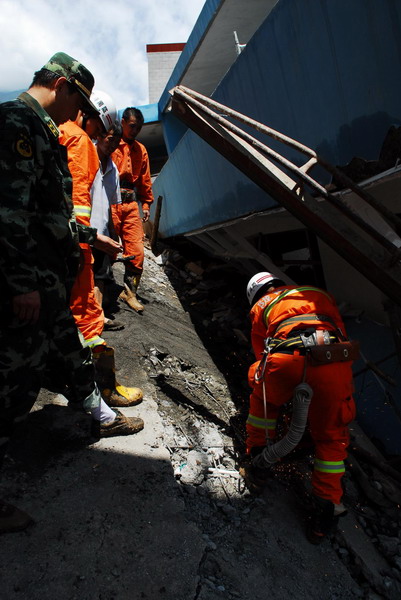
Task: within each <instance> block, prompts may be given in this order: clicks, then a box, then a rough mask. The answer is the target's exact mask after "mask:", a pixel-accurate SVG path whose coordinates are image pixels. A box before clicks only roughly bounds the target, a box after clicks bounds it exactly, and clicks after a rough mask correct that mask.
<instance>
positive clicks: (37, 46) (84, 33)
mask: <svg viewBox="0 0 401 600" xmlns="http://www.w3.org/2000/svg"><path fill="white" fill-rule="evenodd" d="M204 3H205V0H81V1H79V0H35V2H32V0H1V9H0V31H1V32H2V35H1V41H0V49H1V56H2V60H1V63H0V91H2V92H5V91H14V90H18V89H25V88H26V87H28V85H29V84H30V82H31V80H32V76H33V73H34V71H36V70H38V69H40V67H42V66H43V64H45V63H46V61H47V60H48V59H49V58H50V56H51V55H52V54H54V53H55V52H59V51H63V52H67V53H68V54H70V55H71V56H73V57H74V58H77V59H78V60H80V61H81V62H83V64H84V65H85V66H86V67H88V69H90V70H91V71H92V73H93V74H94V76H95V79H96V87H97V88H98V89H102V90H104V91H107V92H108V93H109V94H111V95H112V96H113V97H114V99H115V100H116V103H117V106H118V108H124V107H125V106H127V105H132V104H134V105H143V104H147V103H148V65H147V58H146V45H147V44H164V43H174V42H186V41H187V39H188V36H189V34H190V33H191V31H192V28H193V26H194V24H195V22H196V20H197V18H198V16H199V13H200V12H201V10H202V7H203V5H204Z"/></svg>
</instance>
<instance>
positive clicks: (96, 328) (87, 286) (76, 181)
mask: <svg viewBox="0 0 401 600" xmlns="http://www.w3.org/2000/svg"><path fill="white" fill-rule="evenodd" d="M59 141H60V144H63V146H66V147H67V152H68V167H69V169H70V172H71V175H72V200H73V203H74V209H75V214H76V220H77V223H80V224H82V225H86V226H90V217H91V209H92V202H91V196H90V188H91V186H92V183H93V180H94V178H95V175H96V173H97V171H98V169H99V158H98V154H97V151H96V147H95V145H94V144H93V142H92V141H91V139H90V138H89V136H88V135H87V133H85V131H84V130H83V129H82V128H81V127H79V126H78V125H77V124H76V123H75V122H74V121H67V122H66V123H64V124H63V125H60V138H59ZM80 246H81V250H82V254H83V257H82V258H83V267H82V269H81V270H80V271H79V273H78V276H77V278H76V280H75V283H74V285H73V288H72V292H71V299H70V306H71V312H72V314H73V315H74V318H75V322H76V324H77V327H78V329H79V330H80V332H81V333H82V335H83V337H84V339H85V345H86V346H90V347H92V348H93V347H95V346H98V345H101V344H104V343H105V342H104V340H103V338H102V337H101V333H102V331H103V327H104V314H103V310H102V307H101V306H100V305H99V303H98V302H97V300H96V298H95V292H94V286H95V281H94V276H93V268H92V264H93V256H92V251H91V248H90V246H89V245H88V244H80Z"/></svg>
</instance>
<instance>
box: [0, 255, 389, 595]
mask: <svg viewBox="0 0 401 600" xmlns="http://www.w3.org/2000/svg"><path fill="white" fill-rule="evenodd" d="M115 271H116V279H117V284H120V283H121V277H122V269H121V266H120V265H118V266H116V267H115ZM245 283H246V279H244V278H243V277H241V276H240V275H239V274H238V272H237V271H236V270H235V269H234V268H233V267H232V266H230V265H228V264H226V263H224V262H218V261H215V260H212V259H210V258H208V257H206V256H203V255H201V254H200V253H199V252H198V251H196V250H195V249H193V248H191V247H188V246H186V245H184V246H178V247H176V248H175V249H171V248H166V249H165V250H164V252H163V253H162V254H161V255H159V256H158V257H155V256H154V255H153V254H152V253H151V252H150V251H147V255H146V263H145V274H144V276H143V280H142V283H141V299H142V301H143V303H144V305H145V311H144V313H143V315H138V314H135V313H133V312H132V311H131V310H130V309H128V308H127V307H125V305H122V304H120V303H119V302H116V303H115V306H114V314H115V316H116V318H118V320H119V321H123V323H124V324H125V328H124V330H122V331H117V332H109V333H107V334H105V337H106V338H107V341H108V342H109V343H110V344H111V345H112V346H113V347H114V348H115V350H116V358H117V368H118V371H117V377H118V380H119V382H120V383H122V384H125V385H140V386H141V387H143V389H144V392H145V400H144V401H143V403H142V404H141V405H139V406H138V407H133V408H130V409H125V410H123V412H125V413H126V414H127V415H139V416H142V418H143V419H144V420H145V429H144V431H143V432H140V433H139V434H136V435H135V436H130V437H126V438H110V439H108V440H102V441H100V442H99V441H95V440H94V439H93V438H91V437H90V422H89V420H88V418H87V417H86V416H85V415H80V414H78V413H72V412H70V409H68V407H67V406H66V402H65V400H64V399H63V398H62V397H60V396H55V395H54V394H50V393H48V392H46V391H42V393H41V396H40V399H39V401H38V402H37V404H36V405H35V407H34V411H33V412H32V414H31V416H30V418H29V420H28V422H27V424H26V425H25V427H24V428H23V429H22V430H21V431H20V433H19V435H18V437H17V439H16V440H15V442H14V444H13V446H12V448H11V452H10V456H9V458H8V459H7V461H6V465H5V469H4V473H3V482H2V488H3V496H4V497H6V498H8V499H9V500H10V501H11V502H15V503H16V504H18V506H20V507H21V508H24V509H25V510H27V511H28V512H29V513H30V514H32V516H33V517H34V518H35V520H36V524H35V525H34V526H33V527H32V528H30V529H29V530H28V531H27V532H23V533H18V534H12V535H11V534H10V535H7V536H6V535H4V536H2V538H1V539H0V543H1V545H2V556H3V557H6V558H3V560H2V561H1V564H0V581H1V586H0V599H1V600H8V599H14V598H15V599H24V600H25V599H26V600H28V599H29V600H34V599H36V598H38V599H39V598H41V599H49V600H50V599H53V598H58V599H66V600H72V599H75V598H76V599H77V600H78V599H79V600H92V599H98V598H99V599H102V600H112V599H116V600H119V599H121V600H125V599H127V600H128V599H130V600H137V599H138V600H139V599H142V598H147V599H151V600H156V599H158V598H160V599H166V600H218V599H220V598H227V599H231V598H232V599H234V598H240V599H242V600H247V599H252V600H265V599H266V598H272V599H274V600H286V599H287V598H288V599H290V598H291V599H294V598H296V599H297V600H298V599H300V600H302V599H304V598H305V599H306V598H308V599H309V598H310V599H312V600H326V599H327V600H340V599H341V600H343V599H344V600H348V599H350V600H351V599H353V598H369V599H370V600H374V599H376V598H388V599H390V600H392V599H396V598H397V599H398V598H399V597H401V585H400V581H401V552H400V551H401V537H400V519H399V506H400V504H401V503H400V502H399V499H400V498H399V495H400V492H399V487H398V483H397V481H396V480H394V477H391V476H390V475H389V476H387V477H386V478H385V480H383V477H382V476H380V473H378V472H377V469H378V467H377V466H376V467H374V466H372V463H371V459H367V458H366V456H365V458H363V457H361V456H360V455H359V457H356V456H353V459H352V462H353V464H352V468H351V465H350V469H349V471H348V473H347V476H346V478H345V484H346V497H345V498H346V503H347V505H348V507H349V513H348V515H347V516H346V517H345V518H343V519H342V521H341V526H340V528H339V531H338V533H337V534H336V536H333V537H332V538H331V539H330V540H328V541H326V542H324V544H322V545H321V546H319V547H315V546H312V545H311V544H309V543H308V542H307V541H306V538H305V528H306V524H307V518H308V490H309V480H310V472H311V471H310V468H311V464H312V454H308V452H307V451H306V453H304V455H303V456H302V457H299V456H298V457H293V458H292V459H291V460H288V461H286V462H284V463H283V464H282V465H280V467H277V468H276V470H275V472H274V473H273V475H272V479H271V482H270V483H269V485H268V486H267V489H266V491H265V492H264V494H263V495H262V496H261V497H259V498H255V497H252V496H251V495H250V494H249V493H248V492H247V491H246V490H244V489H243V485H242V482H241V480H240V478H239V476H238V463H239V460H240V456H241V453H242V452H243V440H244V422H245V416H246V410H247V405H246V402H247V396H248V393H249V390H248V387H247V384H246V372H247V367H248V365H249V363H250V362H251V361H252V355H251V353H250V347H249V327H248V322H247V311H248V307H247V305H246V302H245V298H244V285H245ZM118 289H119V288H118V285H117V286H116V288H115V290H114V296H115V295H116V293H117V292H118ZM353 435H354V436H355V440H356V442H357V447H358V448H359V449H360V448H361V447H363V448H366V444H368V442H367V440H365V438H364V436H363V435H361V434H360V433H359V431H358V428H357V426H356V425H355V427H354V426H353ZM367 449H368V450H369V452H370V453H372V452H373V453H374V449H372V448H371V447H368V448H367ZM369 456H371V454H369ZM378 460H379V459H378ZM380 460H382V457H380ZM386 464H387V463H386ZM358 467H359V468H360V472H359V476H358V472H357V468H358ZM374 468H376V471H374ZM379 471H380V469H379ZM381 475H382V473H381ZM393 476H394V473H393ZM366 479H367V481H366ZM386 481H387V485H386V483H385V482H386ZM372 490H373V491H372ZM374 492H376V495H375V494H374Z"/></svg>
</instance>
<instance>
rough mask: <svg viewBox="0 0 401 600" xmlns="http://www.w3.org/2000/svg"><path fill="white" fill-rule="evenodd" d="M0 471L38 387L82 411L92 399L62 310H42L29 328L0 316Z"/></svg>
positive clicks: (85, 365) (87, 356) (85, 357)
mask: <svg viewBox="0 0 401 600" xmlns="http://www.w3.org/2000/svg"><path fill="white" fill-rule="evenodd" d="M0 320H1V326H0V465H1V462H2V459H3V457H4V454H5V451H6V446H7V443H8V440H9V439H10V437H11V435H12V433H13V431H14V429H15V427H16V426H17V425H18V423H19V422H21V421H23V420H24V419H25V417H26V416H27V415H28V413H29V411H30V410H31V408H32V406H33V405H34V403H35V400H36V398H37V396H38V394H39V391H40V388H41V387H47V388H48V389H51V390H52V391H57V392H61V393H64V395H66V396H67V397H68V399H69V401H70V404H72V405H76V406H77V407H79V408H80V407H82V406H83V402H84V401H85V400H86V399H87V398H88V397H92V396H93V395H94V391H95V390H96V389H97V388H96V384H95V376H94V367H93V363H92V358H91V352H90V349H89V348H84V347H83V345H82V343H81V341H80V338H79V335H78V330H77V327H76V325H75V321H74V318H73V316H72V314H71V312H70V310H69V308H67V307H65V308H62V309H60V310H58V311H55V310H54V309H53V310H52V311H51V312H50V314H49V313H48V312H47V311H45V310H42V311H41V315H40V318H39V321H38V322H37V323H35V324H34V325H28V324H24V323H21V322H19V321H17V319H15V318H14V317H13V316H12V314H11V311H10V309H8V310H7V309H4V308H3V310H0Z"/></svg>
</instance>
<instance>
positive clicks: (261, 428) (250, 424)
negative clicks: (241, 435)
mask: <svg viewBox="0 0 401 600" xmlns="http://www.w3.org/2000/svg"><path fill="white" fill-rule="evenodd" d="M258 365H259V362H256V363H254V364H253V365H251V366H250V368H249V372H248V382H249V385H250V386H251V387H252V388H253V389H252V393H251V396H250V399H249V415H248V419H247V422H246V433H247V438H246V446H247V452H249V451H250V450H251V448H253V447H254V446H265V445H266V431H267V432H268V437H269V439H274V437H275V434H276V422H277V417H278V413H279V408H278V407H277V406H274V405H272V404H270V403H269V402H266V407H265V406H264V400H263V387H262V384H261V383H256V382H255V379H254V375H255V372H256V370H257V368H258Z"/></svg>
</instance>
